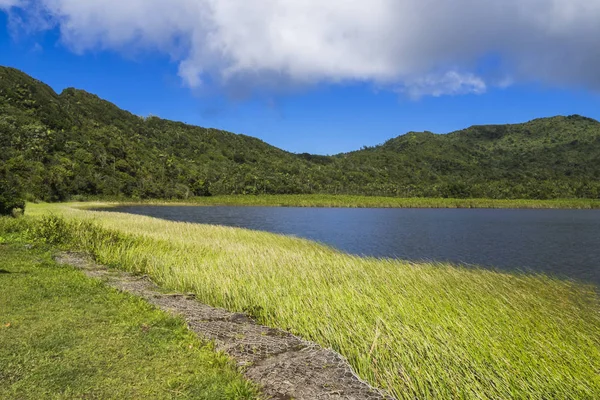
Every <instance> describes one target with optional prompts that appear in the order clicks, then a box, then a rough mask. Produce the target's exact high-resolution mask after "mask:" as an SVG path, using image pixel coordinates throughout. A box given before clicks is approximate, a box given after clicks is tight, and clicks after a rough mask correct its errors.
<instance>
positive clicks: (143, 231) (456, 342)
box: [29, 204, 600, 399]
mask: <svg viewBox="0 0 600 400" xmlns="http://www.w3.org/2000/svg"><path fill="white" fill-rule="evenodd" d="M99 205H100V204H97V205H96V206H99ZM29 213H30V214H31V215H32V216H34V217H40V216H43V215H48V214H49V213H54V214H55V215H61V216H63V217H64V218H65V219H66V221H68V223H66V224H65V223H62V222H60V220H53V219H46V223H45V225H42V228H43V229H38V230H36V231H34V233H35V235H36V236H37V237H46V238H50V240H55V239H62V240H65V241H66V244H65V245H66V246H70V247H78V248H81V249H84V250H87V251H90V252H92V253H93V254H94V256H95V257H96V258H97V259H98V260H99V261H101V262H103V263H106V264H109V265H112V266H115V267H118V268H123V269H127V270H129V271H134V272H139V273H146V274H148V275H150V276H151V277H152V278H153V279H155V280H156V281H157V282H158V283H159V284H161V285H163V286H165V287H168V288H171V289H176V290H181V291H186V292H194V293H196V295H197V297H198V299H199V300H200V301H202V302H205V303H208V304H211V305H215V306H222V307H225V308H228V309H230V310H235V311H246V312H249V313H251V314H252V315H253V316H254V317H255V318H257V319H258V320H259V321H260V322H261V323H264V324H267V325H271V326H276V327H281V328H284V329H288V330H290V331H292V332H294V333H296V334H298V335H301V336H303V337H305V338H308V339H311V340H314V341H317V342H319V343H320V344H322V345H324V346H326V347H332V348H333V349H335V350H337V351H339V352H340V353H342V354H343V355H345V356H346V357H347V358H348V359H349V361H350V363H351V364H352V365H353V366H354V367H355V369H356V370H357V371H358V373H359V374H360V375H361V376H362V377H363V378H365V379H367V380H368V381H369V382H371V383H372V384H374V385H376V386H378V387H381V388H385V389H388V390H390V391H391V392H392V393H394V394H395V395H396V396H397V397H398V398H401V399H413V398H423V399H425V398H439V399H446V398H465V399H481V398H493V399H531V398H537V399H542V398H570V399H571V398H572V399H594V398H599V397H600V314H599V312H598V311H599V308H600V301H599V298H598V293H597V292H596V290H595V289H594V288H592V287H586V286H581V285H578V284H574V283H571V282H566V281H560V280H555V279H551V278H548V277H545V276H533V275H515V274H503V273H498V272H492V271H485V270H467V269H462V268H456V267H452V266H449V265H445V264H435V265H434V264H424V263H423V264H411V263H407V262H402V261H394V260H376V259H371V258H360V257H355V256H350V255H346V254H343V253H340V252H338V251H335V250H333V249H331V248H328V247H326V246H323V245H319V244H316V243H313V242H310V241H307V240H302V239H296V238H290V237H284V236H278V235H274V234H270V233H266V232H254V231H248V230H243V229H234V228H226V227H216V226H204V225H193V224H186V223H175V222H168V221H162V220H158V219H153V218H148V217H142V216H134V215H124V214H118V213H99V212H90V211H83V210H77V209H74V208H73V207H71V206H69V205H68V204H67V205H65V204H62V205H31V206H30V208H29ZM53 238H54V239H53Z"/></svg>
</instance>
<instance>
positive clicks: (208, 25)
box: [0, 0, 600, 153]
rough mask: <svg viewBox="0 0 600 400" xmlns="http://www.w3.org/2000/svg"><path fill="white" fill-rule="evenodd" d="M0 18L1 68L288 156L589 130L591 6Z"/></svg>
mask: <svg viewBox="0 0 600 400" xmlns="http://www.w3.org/2000/svg"><path fill="white" fill-rule="evenodd" d="M0 10H2V12H1V13H0V24H1V25H2V26H1V30H0V35H1V36H0V52H1V53H0V63H1V64H3V65H10V66H14V67H17V68H20V69H23V70H24V71H25V72H28V73H30V74H32V75H34V76H35V77H36V78H38V79H41V80H44V81H46V82H47V83H49V84H51V85H52V86H53V87H54V88H55V89H56V90H58V91H60V90H62V89H63V88H64V87H67V86H76V87H79V88H83V89H86V90H88V91H92V92H95V93H97V94H99V95H100V96H102V97H105V98H107V99H108V100H110V101H113V102H115V103H117V104H118V105H119V106H121V107H124V108H127V109H129V110H130V111H132V112H135V113H137V114H141V115H147V114H150V113H151V114H154V115H159V116H162V117H166V118H171V119H177V120H184V121H186V122H190V123H196V124H200V125H205V126H215V127H219V128H223V129H227V130H232V131H235V132H242V133H246V134H250V135H253V136H257V137H260V138H262V139H264V140H267V141H268V142H270V143H273V144H275V145H278V146H280V147H283V148H285V149H288V150H291V151H298V152H301V151H310V152H319V153H336V152H339V151H347V150H351V149H355V148H358V147H360V146H362V145H373V144H377V143H380V142H382V141H384V140H386V139H387V138H389V137H392V136H396V135H398V134H401V133H404V132H406V131H408V130H432V131H436V132H440V133H444V132H448V131H451V130H454V129H459V128H462V127H466V126H468V125H472V124H480V123H503V122H518V121H523V120H527V119H530V118H535V117H542V116H549V115H554V114H572V113H579V114H585V115H588V116H591V117H594V118H600V108H599V107H598V106H600V96H599V93H600V0H503V1H497V0H368V1H366V0H362V1H358V0H328V1H322V0H168V1H167V0H86V1H83V0H0Z"/></svg>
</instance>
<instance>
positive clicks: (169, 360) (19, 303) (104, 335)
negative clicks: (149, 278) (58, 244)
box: [0, 221, 256, 400]
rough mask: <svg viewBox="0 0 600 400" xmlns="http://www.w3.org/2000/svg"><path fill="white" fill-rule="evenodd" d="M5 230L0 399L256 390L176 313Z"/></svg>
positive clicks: (224, 394) (0, 248) (200, 395)
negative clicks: (108, 283) (9, 236)
mask: <svg viewBox="0 0 600 400" xmlns="http://www.w3.org/2000/svg"><path fill="white" fill-rule="evenodd" d="M0 225H2V222H1V221H0ZM6 236H7V235H6V232H4V233H2V232H1V226H0V237H1V238H2V241H3V242H5V244H0V360H2V361H1V362H0V398H2V399H48V398H52V399H83V398H86V399H91V398H94V399H171V398H172V399H175V398H177V399H192V398H193V399H223V400H229V399H234V398H235V399H251V398H255V397H256V396H255V392H254V390H253V389H252V388H251V387H250V385H249V384H248V382H246V381H245V380H244V379H243V378H242V377H241V376H240V375H239V373H237V372H236V370H235V369H234V367H233V366H232V365H231V364H230V362H229V361H228V360H227V359H226V358H225V357H224V356H222V355H219V354H216V353H215V352H214V351H213V350H212V348H211V347H210V346H208V345H205V344H203V343H201V342H200V341H199V340H198V339H197V338H196V337H195V335H193V334H192V333H190V332H189V331H188V330H187V328H186V325H185V323H184V322H183V321H182V320H180V319H178V318H173V317H171V316H168V315H166V314H165V313H163V312H161V311H158V310H156V309H154V308H152V307H151V306H150V305H148V304H147V303H145V302H144V301H142V300H140V299H137V298H134V297H132V296H129V295H125V294H122V293H119V292H117V291H116V290H113V289H109V288H107V287H106V286H104V285H103V284H102V283H100V282H99V281H94V280H90V279H88V278H86V277H85V276H84V275H83V274H82V273H80V272H78V271H75V270H74V269H73V268H70V267H61V266H59V265H57V264H56V263H55V262H54V261H53V260H52V258H51V253H50V252H49V251H48V250H44V249H40V248H33V249H26V248H25V246H24V245H23V244H22V243H21V244H6V242H7V241H9V240H8V239H7V238H6Z"/></svg>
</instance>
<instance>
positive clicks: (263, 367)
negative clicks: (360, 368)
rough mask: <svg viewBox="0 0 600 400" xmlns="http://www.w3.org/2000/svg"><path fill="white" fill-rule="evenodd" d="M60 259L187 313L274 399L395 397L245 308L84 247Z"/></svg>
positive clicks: (331, 353) (331, 355) (192, 323)
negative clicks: (104, 261)
mask: <svg viewBox="0 0 600 400" xmlns="http://www.w3.org/2000/svg"><path fill="white" fill-rule="evenodd" d="M56 261H57V262H58V263H60V264H67V265H72V266H74V267H76V268H79V269H81V270H82V271H84V272H85V273H86V275H88V276H89V277H92V278H98V279H102V280H103V281H105V282H106V284H108V285H109V286H112V287H114V288H117V289H119V290H121V291H123V292H128V293H131V294H134V295H136V296H139V297H142V298H144V299H145V300H147V301H148V302H150V303H151V304H153V305H155V306H156V307H158V308H160V309H162V310H165V311H168V312H170V313H172V314H176V315H180V316H182V317H183V318H185V320H186V321H187V324H188V327H189V329H190V330H192V331H193V332H195V333H196V334H198V335H199V336H200V337H202V338H204V339H207V340H211V341H213V342H214V343H215V347H216V348H217V349H218V350H221V351H223V352H225V353H227V354H228V355H229V356H230V357H231V358H233V359H234V360H235V361H236V362H237V364H238V366H239V367H240V368H241V370H242V371H243V372H244V375H245V376H246V377H247V378H248V379H250V380H251V381H254V382H256V383H257V384H259V385H260V386H261V388H262V392H263V394H264V395H266V396H267V397H268V398H270V399H274V400H277V399H278V400H287V399H289V400H291V399H295V400H315V399H327V400H362V399H366V400H380V399H393V398H392V397H390V396H388V395H386V394H385V393H383V392H382V391H380V390H377V389H375V388H373V387H371V386H370V385H369V384H367V383H366V382H364V381H362V380H361V379H360V378H358V377H357V376H356V374H355V373H354V372H353V370H352V368H351V367H350V365H349V364H348V362H347V361H346V359H344V358H343V357H342V356H341V355H340V354H338V353H336V352H334V351H333V350H329V349H324V348H322V347H320V346H319V345H317V344H316V343H313V342H308V341H306V340H303V339H300V338H298V337H297V336H294V335H292V334H291V333H289V332H285V331H282V330H279V329H273V328H269V327H267V326H262V325H258V324H257V323H256V322H255V321H253V320H252V319H251V318H249V317H248V316H247V315H245V314H241V313H232V312H229V311H227V310H224V309H222V308H216V307H210V306H207V305H205V304H202V303H200V302H198V301H197V300H196V299H195V298H194V295H193V294H180V293H174V294H165V293H161V292H160V290H159V288H158V286H156V285H155V284H154V283H153V282H152V281H151V280H150V279H149V278H148V277H145V276H135V275H132V274H129V273H126V272H123V271H118V270H114V269H108V268H106V267H105V266H102V265H98V264H96V263H95V262H93V261H92V260H91V259H90V258H89V257H88V256H86V255H85V254H82V253H72V252H65V253H61V254H59V255H58V256H57V257H56Z"/></svg>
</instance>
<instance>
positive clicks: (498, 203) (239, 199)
mask: <svg viewBox="0 0 600 400" xmlns="http://www.w3.org/2000/svg"><path fill="white" fill-rule="evenodd" d="M69 203H71V204H72V203H77V204H81V205H85V204H94V203H103V204H107V205H109V206H115V205H118V206H128V205H157V206H159V205H167V206H236V207H316V208H424V209H428V208H440V209H444V208H449V209H458V208H460V209H578V210H592V209H600V199H552V200H530V199H511V200H506V199H448V198H398V197H372V196H350V195H258V196H255V195H228V196H211V197H193V198H189V199H186V200H181V199H174V200H160V199H147V200H137V199H106V200H103V199H97V200H95V199H90V200H89V201H80V202H69ZM59 204H60V203H59Z"/></svg>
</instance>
